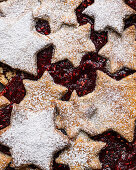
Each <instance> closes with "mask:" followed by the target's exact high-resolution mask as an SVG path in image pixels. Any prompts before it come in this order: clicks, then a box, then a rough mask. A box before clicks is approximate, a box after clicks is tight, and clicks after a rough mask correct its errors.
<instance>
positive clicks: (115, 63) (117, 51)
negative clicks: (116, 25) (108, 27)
mask: <svg viewBox="0 0 136 170" xmlns="http://www.w3.org/2000/svg"><path fill="white" fill-rule="evenodd" d="M135 38H136V29H135V26H134V25H133V26H131V27H129V28H127V29H126V30H125V31H124V32H123V34H122V35H121V36H120V35H118V34H116V33H115V32H113V31H109V34H108V43H107V44H106V45H105V46H104V47H103V48H102V49H101V50H100V51H99V55H102V56H104V57H106V58H108V59H109V63H108V64H107V67H108V69H109V70H110V72H112V73H114V72H116V71H117V70H120V69H121V68H122V67H128V68H130V69H134V70H135V69H136V41H135Z"/></svg>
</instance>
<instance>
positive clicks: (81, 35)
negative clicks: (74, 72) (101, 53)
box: [48, 24, 95, 67]
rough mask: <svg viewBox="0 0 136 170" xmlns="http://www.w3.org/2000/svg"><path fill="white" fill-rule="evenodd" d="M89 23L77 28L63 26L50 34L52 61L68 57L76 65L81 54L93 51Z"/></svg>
mask: <svg viewBox="0 0 136 170" xmlns="http://www.w3.org/2000/svg"><path fill="white" fill-rule="evenodd" d="M90 33H91V25H90V24H86V25H83V26H80V27H78V28H73V27H68V26H64V27H63V28H61V29H60V30H59V31H58V32H56V33H54V34H50V35H49V36H48V37H49V38H50V39H51V40H52V43H53V45H54V46H55V47H54V48H55V49H54V50H55V51H54V54H53V57H52V62H53V63H54V62H57V61H60V60H65V59H68V60H70V61H71V62H72V64H73V65H74V66H75V67H77V66H79V64H80V61H81V59H82V57H83V55H84V54H85V53H87V52H92V51H95V46H94V44H93V42H92V41H91V40H90Z"/></svg>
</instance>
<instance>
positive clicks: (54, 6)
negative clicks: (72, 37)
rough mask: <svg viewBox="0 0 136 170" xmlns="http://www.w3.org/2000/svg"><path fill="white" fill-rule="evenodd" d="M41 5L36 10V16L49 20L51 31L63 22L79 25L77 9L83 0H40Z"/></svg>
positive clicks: (54, 30)
mask: <svg viewBox="0 0 136 170" xmlns="http://www.w3.org/2000/svg"><path fill="white" fill-rule="evenodd" d="M40 2H41V6H40V7H39V8H37V10H35V11H34V16H35V17H36V18H42V19H45V20H47V21H49V24H50V28H51V32H56V31H57V30H59V29H60V28H61V26H62V24H68V25H78V22H77V18H76V14H75V10H76V8H77V7H78V6H79V5H80V3H81V2H82V0H74V1H73V0H40Z"/></svg>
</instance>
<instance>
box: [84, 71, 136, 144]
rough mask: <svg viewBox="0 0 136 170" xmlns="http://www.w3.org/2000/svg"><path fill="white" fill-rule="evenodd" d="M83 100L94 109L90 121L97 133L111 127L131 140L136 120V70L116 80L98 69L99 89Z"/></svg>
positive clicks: (97, 86)
mask: <svg viewBox="0 0 136 170" xmlns="http://www.w3.org/2000/svg"><path fill="white" fill-rule="evenodd" d="M84 102H86V103H88V104H90V106H91V104H92V105H93V107H94V108H95V109H94V111H93V112H90V121H91V122H92V124H93V125H94V127H95V129H97V133H98V134H101V133H103V132H104V131H106V130H109V129H112V130H114V131H116V132H118V133H119V134H120V135H121V136H123V137H124V138H125V139H126V140H128V141H129V142H132V140H133V136H134V128H135V119H136V73H134V74H132V75H130V76H128V77H126V78H123V79H122V80H120V81H116V80H114V79H112V78H110V77H109V76H108V75H106V74H105V73H103V72H101V71H97V82H96V88H95V90H94V91H93V92H92V93H90V94H88V95H86V96H84ZM92 135H93V134H92Z"/></svg>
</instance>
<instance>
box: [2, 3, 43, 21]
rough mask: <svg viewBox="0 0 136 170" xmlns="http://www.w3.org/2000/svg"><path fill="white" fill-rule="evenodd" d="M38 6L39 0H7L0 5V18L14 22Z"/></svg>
mask: <svg viewBox="0 0 136 170" xmlns="http://www.w3.org/2000/svg"><path fill="white" fill-rule="evenodd" d="M39 5H40V2H39V0H7V1H4V2H2V3H0V11H1V13H2V16H3V17H4V18H5V17H6V19H9V22H14V20H16V19H18V18H19V17H21V16H22V15H24V14H25V13H28V12H30V11H33V10H34V9H35V8H37V7H38V6H39Z"/></svg>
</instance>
